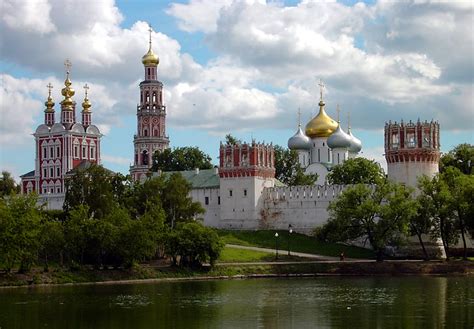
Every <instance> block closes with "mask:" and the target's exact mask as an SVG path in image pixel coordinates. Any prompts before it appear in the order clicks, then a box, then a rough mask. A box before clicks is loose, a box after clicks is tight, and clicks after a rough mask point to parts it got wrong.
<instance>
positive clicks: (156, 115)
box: [130, 27, 169, 181]
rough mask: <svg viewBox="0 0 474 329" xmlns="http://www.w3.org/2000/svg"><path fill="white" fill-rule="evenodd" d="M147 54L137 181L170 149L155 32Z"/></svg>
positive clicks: (135, 142)
mask: <svg viewBox="0 0 474 329" xmlns="http://www.w3.org/2000/svg"><path fill="white" fill-rule="evenodd" d="M148 31H149V33H150V40H149V48H148V52H147V53H146V54H145V55H143V57H142V63H143V66H144V69H145V79H144V80H143V81H142V82H140V104H139V105H138V106H137V133H136V134H135V135H134V136H133V145H134V161H133V165H132V166H131V167H130V175H131V176H132V179H133V180H135V181H138V180H143V179H145V177H146V175H147V174H148V172H149V170H150V168H151V165H152V156H153V154H154V153H155V152H157V151H158V152H161V151H163V150H164V149H167V148H168V147H169V138H168V136H166V125H165V123H166V106H165V105H163V83H161V82H160V81H158V80H157V67H158V64H159V62H160V60H159V58H158V56H157V55H155V54H154V53H153V50H152V45H151V34H152V29H151V27H150V28H149V30H148Z"/></svg>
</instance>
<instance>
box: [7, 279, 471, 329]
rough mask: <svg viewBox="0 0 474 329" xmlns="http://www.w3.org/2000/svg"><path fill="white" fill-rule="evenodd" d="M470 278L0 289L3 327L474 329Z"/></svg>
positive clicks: (189, 283) (239, 281)
mask: <svg viewBox="0 0 474 329" xmlns="http://www.w3.org/2000/svg"><path fill="white" fill-rule="evenodd" d="M473 281H474V280H472V278H469V277H450V278H444V277H401V278H400V277H397V278H392V277H377V278H352V277H351V278H312V279H259V280H236V281H218V280H216V281H205V282H173V283H170V282H167V283H157V284H133V285H110V286H109V285H107V286H78V287H71V286H68V287H41V288H30V289H28V288H20V289H0V328H44V327H47V328H81V329H82V328H114V329H115V328H186V329H188V328H230V329H232V328H298V329H300V328H302V329H304V328H347V327H348V326H350V327H354V328H359V327H366V328H443V327H446V328H472V326H473V325H474V282H473Z"/></svg>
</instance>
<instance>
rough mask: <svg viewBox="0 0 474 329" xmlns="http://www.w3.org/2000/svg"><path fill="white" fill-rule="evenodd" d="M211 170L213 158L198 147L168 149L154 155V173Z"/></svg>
mask: <svg viewBox="0 0 474 329" xmlns="http://www.w3.org/2000/svg"><path fill="white" fill-rule="evenodd" d="M196 168H199V169H211V168H212V163H211V157H210V156H209V155H207V154H205V153H204V152H203V151H201V150H200V149H199V148H197V147H177V148H175V149H173V150H170V149H166V150H163V151H161V152H156V153H155V154H154V155H153V166H152V168H151V170H152V171H158V170H161V171H183V170H193V169H196Z"/></svg>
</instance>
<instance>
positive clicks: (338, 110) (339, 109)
mask: <svg viewBox="0 0 474 329" xmlns="http://www.w3.org/2000/svg"><path fill="white" fill-rule="evenodd" d="M336 112H337V122H338V123H339V122H341V120H340V119H339V115H340V114H341V108H340V106H339V104H337V105H336Z"/></svg>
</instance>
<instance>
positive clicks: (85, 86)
mask: <svg viewBox="0 0 474 329" xmlns="http://www.w3.org/2000/svg"><path fill="white" fill-rule="evenodd" d="M83 88H84V91H85V92H86V97H85V98H87V91H88V90H89V86H88V85H87V83H86V84H85V85H84V87H83Z"/></svg>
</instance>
